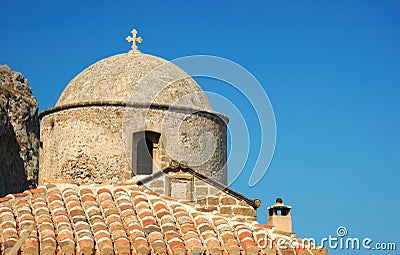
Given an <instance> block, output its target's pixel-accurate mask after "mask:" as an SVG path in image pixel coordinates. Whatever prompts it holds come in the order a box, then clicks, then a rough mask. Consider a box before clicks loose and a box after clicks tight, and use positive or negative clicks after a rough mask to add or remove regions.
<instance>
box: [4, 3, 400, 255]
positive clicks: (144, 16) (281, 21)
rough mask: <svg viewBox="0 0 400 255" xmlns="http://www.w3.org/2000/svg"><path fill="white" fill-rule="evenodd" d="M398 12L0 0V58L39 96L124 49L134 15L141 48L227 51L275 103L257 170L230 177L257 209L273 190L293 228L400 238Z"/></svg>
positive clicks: (301, 232)
mask: <svg viewBox="0 0 400 255" xmlns="http://www.w3.org/2000/svg"><path fill="white" fill-rule="evenodd" d="M399 14H400V2H398V1H252V2H250V1H248V2H245V1H240V2H239V1H236V2H235V1H231V2H229V4H223V3H219V2H218V1H196V2H194V1H191V2H190V1H175V2H173V3H172V2H169V3H167V2H161V1H86V2H83V1H63V2H61V1H6V2H3V3H2V4H1V15H0V31H1V37H0V63H6V64H8V65H9V66H10V67H11V68H12V69H14V70H17V71H21V72H22V73H23V74H24V75H25V76H26V77H27V78H28V80H29V83H30V85H31V86H32V88H33V93H34V95H35V96H36V97H37V98H38V100H39V103H40V110H44V109H46V108H49V107H52V106H53V105H54V104H55V102H56V101H57V98H58V96H59V95H60V93H61V92H62V90H63V89H64V87H65V86H66V84H67V83H68V81H69V80H70V79H72V78H73V77H74V76H75V75H76V74H78V73H79V72H80V71H81V70H82V69H83V68H85V67H86V66H88V65H89V64H92V63H93V62H95V61H97V60H99V59H101V58H104V57H107V56H110V55H114V54H116V53H120V52H126V51H127V50H128V49H129V45H128V44H127V43H126V42H125V40H124V38H125V37H126V36H127V35H129V32H130V30H131V29H132V28H133V27H135V28H137V29H138V30H139V33H140V35H141V36H142V37H143V38H144V42H143V43H142V45H141V46H140V49H141V50H142V51H143V52H146V53H150V54H154V55H157V56H160V57H163V58H166V59H174V58H177V57H182V56H186V55H193V54H210V55H216V56H220V57H224V58H228V59H231V60H233V61H235V62H237V63H238V64H240V65H242V66H244V67H245V68H247V69H248V70H249V71H251V72H252V74H253V75H254V76H255V77H256V78H257V79H258V80H259V81H260V82H261V84H262V85H263V87H264V88H265V90H266V92H267V93H268V95H269V98H270V100H271V103H272V106H273V108H274V111H275V116H276V123H277V144H276V151H275V155H274V158H273V160H272V163H271V165H270V168H269V170H268V172H267V174H266V175H265V176H264V178H263V179H262V180H261V182H259V183H258V184H257V185H256V186H254V187H252V188H250V187H249V186H248V179H249V174H250V173H251V164H250V165H249V166H247V168H246V169H245V170H244V172H243V173H242V174H241V175H240V176H239V178H238V179H237V180H236V181H235V182H234V183H233V185H232V187H233V188H234V189H236V190H238V191H240V192H242V193H243V194H245V195H247V196H248V197H251V198H260V199H261V200H262V201H263V206H262V207H261V208H260V209H259V210H258V218H259V221H261V222H265V221H266V218H267V213H266V207H267V206H268V205H271V204H272V203H273V202H274V200H275V198H276V197H278V196H281V197H283V198H284V202H286V203H287V204H290V205H292V206H293V212H292V216H293V221H294V231H295V232H296V233H297V235H298V236H300V237H311V236H314V237H316V238H322V237H325V236H327V235H329V234H331V235H335V232H336V228H337V227H338V226H341V225H343V226H346V228H347V229H348V232H349V235H348V236H350V237H360V238H363V237H371V238H372V239H374V241H381V242H385V241H386V242H394V241H395V242H397V246H398V250H399V249H400V243H399V240H400V234H399V229H400V218H399V217H398V215H399V211H400V185H399V179H400V178H399V177H400V171H399V170H400V156H399V147H400V146H399V145H400V133H399V130H400V118H399V117H400V116H399V110H400V100H399V97H400V46H399V45H400V15H399ZM203 83H204V84H202V86H204V87H208V88H209V87H210V84H213V82H212V81H207V80H204V81H203ZM214 107H215V109H217V110H218V104H217V105H215V104H214ZM248 114H249V115H251V112H249V113H248ZM254 137H255V138H254ZM256 138H257V135H256V136H254V135H253V138H252V139H253V140H254V139H255V140H254V141H253V142H254V143H255V144H257V141H256ZM232 139H236V138H235V137H233V138H232ZM256 147H257V146H255V148H256ZM251 153H252V154H251V155H254V149H253V151H251ZM250 160H251V156H250ZM229 167H230V168H231V169H234V168H235V165H234V162H233V163H232V164H231V165H230V166H229ZM330 254H398V251H397V253H396V252H383V253H379V252H372V251H361V252H360V251H348V252H346V251H331V253H330Z"/></svg>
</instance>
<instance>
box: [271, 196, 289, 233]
mask: <svg viewBox="0 0 400 255" xmlns="http://www.w3.org/2000/svg"><path fill="white" fill-rule="evenodd" d="M290 209H292V207H291V206H287V205H284V204H283V202H282V198H277V199H276V203H275V204H274V205H273V206H270V207H268V224H269V225H272V226H274V227H275V228H276V229H279V230H281V231H285V232H290V233H291V232H292V217H291V216H290Z"/></svg>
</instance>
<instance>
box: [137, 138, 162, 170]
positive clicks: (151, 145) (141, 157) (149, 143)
mask: <svg viewBox="0 0 400 255" xmlns="http://www.w3.org/2000/svg"><path fill="white" fill-rule="evenodd" d="M159 140H160V134H159V133H156V132H151V131H146V132H139V133H134V134H133V139H132V141H133V150H132V159H133V166H132V169H133V170H134V172H135V174H138V175H146V174H147V175H149V174H152V173H153V160H154V150H155V149H156V148H157V147H158V146H157V145H158V143H159Z"/></svg>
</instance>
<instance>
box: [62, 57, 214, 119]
mask: <svg viewBox="0 0 400 255" xmlns="http://www.w3.org/2000/svg"><path fill="white" fill-rule="evenodd" d="M157 72H158V73H157ZM160 73H161V74H164V75H166V77H167V80H162V81H161V82H160V79H159V77H160ZM157 77H158V78H157ZM171 77H172V79H171ZM168 79H170V80H168ZM145 80H146V81H145ZM160 83H162V84H161V85H160ZM132 93H135V94H134V95H133V96H132ZM93 102H113V103H131V104H153V105H160V106H171V105H174V106H178V107H183V108H190V109H197V110H202V111H212V107H211V105H210V103H209V101H208V99H207V96H206V95H205V94H204V92H203V90H202V89H201V88H200V86H199V85H198V84H197V83H196V82H195V81H194V80H193V79H192V78H191V77H190V76H189V75H188V74H186V73H185V72H184V71H183V70H182V69H180V68H179V67H177V66H176V65H174V64H172V63H171V62H169V61H167V60H165V59H162V58H159V57H156V56H152V55H148V54H143V53H141V52H139V51H136V52H129V53H124V54H119V55H114V56H111V57H108V58H105V59H102V60H100V61H98V62H96V63H94V64H92V65H91V66H89V67H88V68H86V69H85V70H83V71H82V72H81V73H80V74H78V75H77V76H76V77H75V78H73V79H72V80H71V81H70V82H69V84H68V86H67V87H66V88H65V90H64V92H63V93H62V94H61V96H60V98H59V100H58V102H57V104H56V107H62V106H67V105H75V104H90V103H93Z"/></svg>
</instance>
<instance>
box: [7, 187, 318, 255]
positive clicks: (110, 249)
mask: <svg viewBox="0 0 400 255" xmlns="http://www.w3.org/2000/svg"><path fill="white" fill-rule="evenodd" d="M0 226H1V228H0V237H1V239H0V245H1V250H0V255H2V254H4V253H5V254H17V252H18V250H15V248H14V250H13V247H20V251H21V254H39V253H40V254H44V255H50V254H69V255H72V254H79V255H88V254H100V255H111V254H121V255H122V254H182V255H183V254H193V253H202V254H203V253H205V254H213V255H214V254H218V255H219V254H272V253H267V252H268V249H260V247H259V246H258V244H259V243H260V244H262V243H263V240H262V239H263V238H265V236H266V235H268V236H275V237H276V236H277V234H276V233H274V229H273V228H271V227H269V226H267V225H261V224H259V223H258V222H256V221H254V222H240V221H238V220H236V219H235V218H234V217H230V216H229V215H222V214H212V213H204V212H199V211H196V210H195V209H194V208H192V207H190V206H188V205H185V204H183V203H180V202H179V201H177V200H175V199H172V198H168V197H162V196H159V195H157V194H155V193H152V192H151V191H149V190H147V189H146V188H145V187H138V186H119V187H114V186H100V187H98V186H76V185H63V186H60V185H58V186H55V185H51V186H50V185H49V186H46V187H39V188H37V189H34V190H29V191H25V192H23V193H20V194H14V195H8V196H7V197H4V198H0ZM282 237H284V236H283V235H282ZM18 240H20V241H18ZM305 252H307V253H297V254H312V253H311V252H308V251H305ZM273 254H275V253H273ZM292 254H294V253H292Z"/></svg>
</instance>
